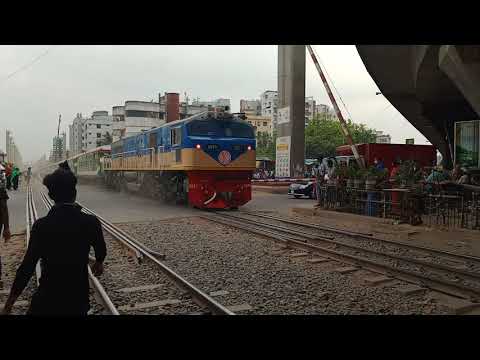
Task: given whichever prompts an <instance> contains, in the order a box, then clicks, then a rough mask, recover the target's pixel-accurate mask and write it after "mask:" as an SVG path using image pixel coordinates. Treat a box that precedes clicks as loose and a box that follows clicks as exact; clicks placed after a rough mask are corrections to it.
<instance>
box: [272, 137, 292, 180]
mask: <svg viewBox="0 0 480 360" xmlns="http://www.w3.org/2000/svg"><path fill="white" fill-rule="evenodd" d="M290 148H291V136H282V137H277V143H276V158H275V177H280V178H281V177H290Z"/></svg>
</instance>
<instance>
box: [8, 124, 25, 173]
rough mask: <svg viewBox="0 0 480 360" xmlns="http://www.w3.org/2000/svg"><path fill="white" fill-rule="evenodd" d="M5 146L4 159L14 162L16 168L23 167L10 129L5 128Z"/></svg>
mask: <svg viewBox="0 0 480 360" xmlns="http://www.w3.org/2000/svg"><path fill="white" fill-rule="evenodd" d="M5 135H6V136H5V137H6V139H5V146H6V151H7V153H6V159H5V160H6V161H7V162H10V163H13V164H15V165H16V166H18V168H20V169H21V168H23V160H22V155H21V154H20V151H19V150H18V147H17V145H16V144H15V141H14V139H13V135H12V132H11V131H10V130H6V132H5Z"/></svg>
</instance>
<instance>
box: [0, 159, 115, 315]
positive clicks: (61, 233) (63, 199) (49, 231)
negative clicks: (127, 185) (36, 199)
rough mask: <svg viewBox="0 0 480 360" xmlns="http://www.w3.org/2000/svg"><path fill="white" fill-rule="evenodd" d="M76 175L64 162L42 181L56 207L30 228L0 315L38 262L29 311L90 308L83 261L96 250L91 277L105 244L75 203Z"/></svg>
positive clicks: (98, 266) (83, 312)
mask: <svg viewBox="0 0 480 360" xmlns="http://www.w3.org/2000/svg"><path fill="white" fill-rule="evenodd" d="M76 183H77V179H76V178H75V175H74V174H73V173H72V172H71V171H70V168H69V167H68V164H67V162H65V163H63V164H61V165H60V168H59V169H57V170H56V171H55V172H54V173H52V174H49V175H47V176H46V177H45V179H44V180H43V184H44V185H45V186H46V187H47V188H48V191H49V192H48V195H49V196H50V198H51V199H52V200H54V201H55V205H54V206H53V207H52V209H51V210H50V211H49V213H48V214H47V216H45V217H43V218H40V219H38V220H37V221H36V222H35V223H34V224H33V226H32V230H31V233H30V243H29V244H28V249H27V252H26V254H25V257H24V259H23V262H22V264H21V265H20V267H19V269H18V270H17V274H16V277H15V280H14V282H13V285H12V288H11V290H10V295H9V297H8V299H7V302H6V303H5V308H4V314H9V313H10V312H11V309H12V306H13V304H14V303H15V301H16V299H17V298H18V297H19V296H20V294H21V293H22V291H23V290H24V288H25V287H26V286H27V284H28V281H29V280H30V278H31V276H32V275H33V273H34V271H35V266H36V264H37V262H38V261H39V260H40V261H41V270H42V274H41V277H40V285H39V287H38V289H37V290H36V292H35V294H34V295H33V297H32V301H31V303H30V308H29V310H28V313H27V314H29V315H70V316H71V315H86V314H87V312H88V310H89V308H90V304H89V283H88V268H87V266H88V261H89V252H90V247H91V246H92V247H93V249H94V251H95V258H96V261H95V263H94V265H93V267H92V272H93V273H94V275H96V276H98V275H101V274H102V272H103V261H104V259H105V256H106V246H105V241H104V239H103V233H102V226H101V224H100V222H99V221H98V219H97V218H96V217H94V216H91V215H87V214H84V213H82V212H81V207H80V206H79V205H77V204H75V198H76V195H77V192H76V189H75V186H76Z"/></svg>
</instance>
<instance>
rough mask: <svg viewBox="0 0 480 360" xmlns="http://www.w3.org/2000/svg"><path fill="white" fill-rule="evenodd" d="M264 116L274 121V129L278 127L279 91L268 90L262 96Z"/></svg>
mask: <svg viewBox="0 0 480 360" xmlns="http://www.w3.org/2000/svg"><path fill="white" fill-rule="evenodd" d="M260 103H261V108H262V116H267V117H269V118H270V119H272V123H273V127H274V128H275V127H276V126H277V110H278V91H273V90H267V91H265V92H263V93H262V94H261V95H260Z"/></svg>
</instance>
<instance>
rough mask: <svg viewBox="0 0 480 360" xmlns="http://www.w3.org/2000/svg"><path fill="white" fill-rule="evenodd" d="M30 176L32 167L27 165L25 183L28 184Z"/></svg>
mask: <svg viewBox="0 0 480 360" xmlns="http://www.w3.org/2000/svg"><path fill="white" fill-rule="evenodd" d="M31 178H32V168H31V167H30V166H29V167H28V170H27V175H26V179H25V180H26V182H27V185H30V179H31Z"/></svg>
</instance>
